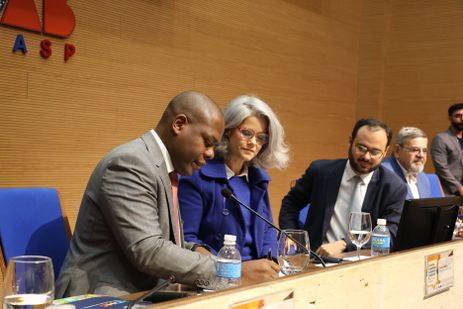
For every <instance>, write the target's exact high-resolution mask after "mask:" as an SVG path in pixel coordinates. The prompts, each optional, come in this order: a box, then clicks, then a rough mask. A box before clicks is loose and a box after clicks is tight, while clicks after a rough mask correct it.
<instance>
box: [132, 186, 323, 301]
mask: <svg viewBox="0 0 463 309" xmlns="http://www.w3.org/2000/svg"><path fill="white" fill-rule="evenodd" d="M221 193H222V195H223V196H224V197H225V198H226V199H232V200H234V201H235V202H237V203H238V204H240V205H241V206H243V207H244V208H246V209H247V210H249V211H250V212H252V213H253V214H254V215H256V216H257V217H259V218H260V219H262V220H264V221H265V222H266V223H267V224H268V225H270V226H271V227H273V228H274V229H275V230H277V231H278V232H279V233H280V234H281V233H283V234H285V235H286V237H288V238H289V239H291V240H292V241H294V242H295V243H296V244H297V245H298V246H299V247H300V248H303V249H304V251H306V252H307V253H309V254H310V255H311V256H313V257H315V258H316V259H317V260H319V261H320V263H321V264H322V265H323V267H326V264H325V261H324V260H323V259H322V258H321V257H320V256H319V255H318V254H316V253H315V252H314V251H312V250H310V249H307V248H306V247H305V246H303V245H302V244H301V243H300V242H299V241H297V240H296V239H294V237H292V236H291V235H288V234H287V233H285V231H283V230H282V229H280V228H279V227H277V226H276V225H275V224H273V223H272V222H270V221H269V220H267V219H266V218H264V217H263V216H262V215H261V214H260V213H258V212H257V211H255V210H254V209H252V208H251V207H249V206H248V205H246V204H245V203H243V202H241V201H240V200H239V199H238V198H237V197H236V196H235V195H234V194H233V192H232V191H231V190H230V189H228V188H224V189H222V191H221ZM129 309H130V308H129Z"/></svg>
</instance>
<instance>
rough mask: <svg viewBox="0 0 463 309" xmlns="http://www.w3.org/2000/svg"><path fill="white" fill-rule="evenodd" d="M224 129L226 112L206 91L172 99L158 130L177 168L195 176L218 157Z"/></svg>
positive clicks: (188, 93)
mask: <svg viewBox="0 0 463 309" xmlns="http://www.w3.org/2000/svg"><path fill="white" fill-rule="evenodd" d="M223 129H224V120H223V113H222V111H221V109H220V108H219V107H218V106H217V104H216V103H215V102H214V101H212V99H211V98H209V97H208V96H207V95H205V94H203V93H200V92H196V91H185V92H182V93H180V94H179V95H177V96H175V97H174V98H173V99H172V101H170V103H169V105H168V106H167V108H166V110H165V111H164V113H163V115H162V117H161V120H160V121H159V123H158V125H157V127H156V129H155V130H156V133H157V134H158V135H159V137H160V138H161V140H162V142H163V143H164V145H165V146H166V148H167V151H168V152H169V154H170V157H171V159H172V163H173V165H174V168H175V170H176V171H177V172H178V173H180V174H182V175H192V174H193V172H194V171H195V170H196V169H199V168H200V167H201V166H202V165H204V164H205V163H206V161H205V160H208V159H212V158H213V157H214V146H215V145H216V144H217V143H218V142H219V141H220V139H221V137H222V134H223Z"/></svg>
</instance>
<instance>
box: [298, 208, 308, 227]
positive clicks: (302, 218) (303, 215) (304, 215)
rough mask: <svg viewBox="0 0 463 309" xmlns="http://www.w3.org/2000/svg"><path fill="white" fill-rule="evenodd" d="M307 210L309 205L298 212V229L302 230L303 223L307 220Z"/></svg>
mask: <svg viewBox="0 0 463 309" xmlns="http://www.w3.org/2000/svg"><path fill="white" fill-rule="evenodd" d="M309 210H310V203H309V204H307V205H306V206H305V207H304V208H302V209H301V211H299V217H298V220H297V223H298V228H299V229H304V225H305V221H306V220H307V216H308V215H309Z"/></svg>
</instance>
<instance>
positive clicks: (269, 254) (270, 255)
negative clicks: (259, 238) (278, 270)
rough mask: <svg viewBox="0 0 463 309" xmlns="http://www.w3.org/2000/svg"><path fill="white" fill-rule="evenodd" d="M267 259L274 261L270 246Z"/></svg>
mask: <svg viewBox="0 0 463 309" xmlns="http://www.w3.org/2000/svg"><path fill="white" fill-rule="evenodd" d="M267 260H270V261H273V258H272V248H268V251H267Z"/></svg>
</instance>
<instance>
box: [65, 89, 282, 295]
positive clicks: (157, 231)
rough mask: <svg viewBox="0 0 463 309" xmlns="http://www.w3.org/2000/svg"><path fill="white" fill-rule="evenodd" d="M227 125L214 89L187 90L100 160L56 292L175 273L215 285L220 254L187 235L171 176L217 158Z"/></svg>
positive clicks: (265, 265)
mask: <svg viewBox="0 0 463 309" xmlns="http://www.w3.org/2000/svg"><path fill="white" fill-rule="evenodd" d="M223 130H224V120H223V114H222V112H221V110H220V108H219V107H218V106H217V105H216V104H215V103H214V102H213V101H212V100H211V99H210V98H209V97H207V96H206V95H204V94H202V93H198V92H193V91H189V92H184V93H181V94H179V95H177V96H176V97H175V98H173V99H172V101H171V102H170V103H169V105H168V106H167V108H166V110H165V111H164V113H163V115H162V117H161V120H160V121H159V123H158V125H157V126H156V128H155V129H154V130H150V131H149V132H147V133H145V134H144V135H143V136H141V137H139V138H137V139H135V140H133V141H131V142H129V143H127V144H124V145H121V146H119V147H117V148H115V149H113V150H112V151H111V152H110V153H109V154H108V155H106V156H105V157H104V158H103V159H102V160H101V161H100V163H98V165H97V167H96V168H95V170H94V171H93V174H92V175H91V177H90V180H89V182H88V185H87V188H86V190H85V193H84V196H83V199H82V204H81V207H80V210H79V215H78V218H77V223H76V227H75V230H74V234H73V238H72V241H71V244H70V248H69V251H68V254H67V256H66V259H65V261H64V264H63V267H62V269H61V273H60V276H59V278H58V281H57V287H56V297H57V298H59V297H65V296H71V295H79V294H87V293H96V294H105V295H114V296H119V295H123V294H127V293H133V292H136V291H142V290H148V289H151V288H153V287H154V286H156V285H158V284H160V283H161V282H162V280H159V279H160V278H162V279H167V278H169V276H171V275H173V276H175V278H176V280H177V281H178V282H180V283H185V284H188V285H196V286H203V287H213V286H214V282H215V262H216V258H215V257H213V256H212V255H210V254H208V252H207V251H206V250H205V249H204V248H201V247H195V246H194V245H193V244H190V243H185V242H184V241H183V230H182V225H181V223H180V222H181V220H179V212H178V208H175V204H174V202H173V200H174V197H175V196H174V195H173V193H172V192H173V191H172V188H171V180H170V178H169V177H170V176H171V175H176V173H180V174H182V175H192V174H193V172H194V171H195V170H196V169H199V168H200V167H201V166H202V165H204V164H205V162H206V161H205V160H208V159H211V158H213V157H214V146H215V145H216V143H218V141H220V139H221V136H222V133H223ZM175 236H176V238H175ZM194 251H197V252H194ZM242 270H243V281H244V282H246V283H247V282H252V280H255V281H261V280H265V279H267V278H275V277H277V274H278V273H277V272H278V265H276V264H275V263H273V262H272V261H268V260H255V261H250V262H248V263H243V268H242Z"/></svg>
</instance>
